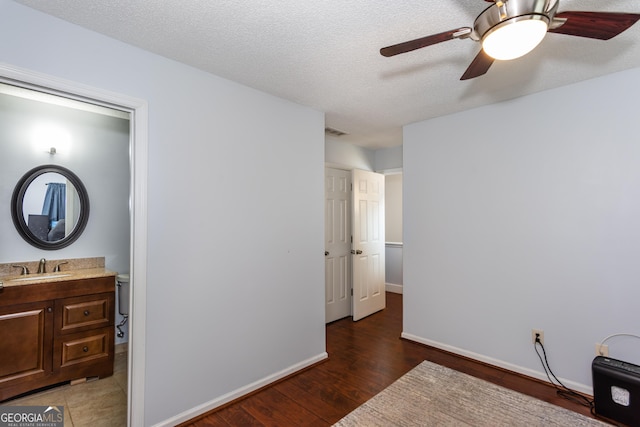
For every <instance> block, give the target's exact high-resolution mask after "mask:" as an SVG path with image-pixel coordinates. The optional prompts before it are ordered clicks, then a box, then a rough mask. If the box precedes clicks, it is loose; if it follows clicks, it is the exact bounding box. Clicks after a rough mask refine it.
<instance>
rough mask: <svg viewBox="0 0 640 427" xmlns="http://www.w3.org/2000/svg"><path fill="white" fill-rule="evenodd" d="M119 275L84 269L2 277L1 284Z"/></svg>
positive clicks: (105, 270)
mask: <svg viewBox="0 0 640 427" xmlns="http://www.w3.org/2000/svg"><path fill="white" fill-rule="evenodd" d="M117 274H118V273H116V272H114V271H110V270H107V269H106V268H82V269H78V270H62V271H59V272H55V273H53V272H50V273H40V274H25V275H17V276H5V277H0V282H2V283H3V286H4V287H5V288H7V287H13V286H25V285H34V284H38V283H52V282H66V281H70V280H81V279H93V278H97V277H110V276H113V277H114V278H115V276H116V275H117Z"/></svg>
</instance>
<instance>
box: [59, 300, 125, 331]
mask: <svg viewBox="0 0 640 427" xmlns="http://www.w3.org/2000/svg"><path fill="white" fill-rule="evenodd" d="M56 302H58V301H56ZM113 304H114V296H113V293H111V292H110V293H105V294H97V295H88V296H85V297H76V298H65V299H63V300H60V301H59V307H57V308H58V309H59V311H60V321H61V323H62V324H61V325H59V326H60V331H61V332H62V333H68V332H77V331H83V330H88V329H94V328H101V327H105V326H109V325H112V324H113Z"/></svg>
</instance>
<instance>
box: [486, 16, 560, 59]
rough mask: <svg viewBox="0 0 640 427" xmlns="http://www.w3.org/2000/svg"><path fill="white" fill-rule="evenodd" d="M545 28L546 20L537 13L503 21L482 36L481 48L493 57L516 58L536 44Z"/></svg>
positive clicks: (544, 33)
mask: <svg viewBox="0 0 640 427" xmlns="http://www.w3.org/2000/svg"><path fill="white" fill-rule="evenodd" d="M547 30H548V21H547V20H546V19H545V17H542V16H538V15H533V16H530V17H526V19H520V20H516V19H512V20H508V21H504V22H502V23H501V24H499V25H496V26H495V27H494V28H492V29H491V30H490V31H488V32H487V33H486V34H485V35H484V36H483V37H482V49H484V51H485V53H486V54H487V55H489V56H491V57H492V58H494V59H498V60H510V59H516V58H519V57H521V56H523V55H526V54H527V53H529V52H531V51H532V50H533V49H534V48H535V47H536V46H538V45H539V44H540V42H541V41H542V39H544V36H545V35H546V34H547Z"/></svg>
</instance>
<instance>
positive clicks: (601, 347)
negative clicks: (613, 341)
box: [596, 342, 609, 356]
mask: <svg viewBox="0 0 640 427" xmlns="http://www.w3.org/2000/svg"><path fill="white" fill-rule="evenodd" d="M608 355H609V346H608V345H606V344H600V343H599V342H597V343H596V356H608Z"/></svg>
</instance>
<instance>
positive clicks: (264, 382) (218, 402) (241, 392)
mask: <svg viewBox="0 0 640 427" xmlns="http://www.w3.org/2000/svg"><path fill="white" fill-rule="evenodd" d="M328 357H329V355H328V354H327V353H326V352H324V353H321V354H319V355H317V356H314V357H311V358H309V359H307V360H303V361H302V362H300V363H296V364H295V365H293V366H290V367H288V368H286V369H283V370H282V371H280V372H276V373H275V374H272V375H269V376H267V377H264V378H262V379H261V380H258V381H256V382H254V383H251V384H248V385H246V386H244V387H240V388H239V389H237V390H234V391H232V392H230V393H227V394H225V395H222V396H220V397H218V398H216V399H213V400H211V401H209V402H206V403H203V404H202V405H199V406H196V407H194V408H191V409H189V410H188V411H185V412H182V413H181V414H178V415H176V416H175V417H172V418H169V419H167V420H164V421H162V422H159V423H158V424H156V425H155V426H154V427H161V426H162V427H164V426H166V427H173V426H175V425H178V424H180V423H183V422H185V421H189V420H190V419H192V418H195V417H197V416H198V415H202V414H204V413H206V412H209V411H212V410H214V409H216V408H219V407H220V406H222V405H225V404H227V403H229V402H232V401H234V400H236V399H238V398H240V397H242V396H245V395H247V394H249V393H251V392H254V391H256V390H258V389H260V388H262V387H265V386H268V385H269V384H272V383H274V382H276V381H278V380H280V379H282V378H284V377H286V376H288V375H291V374H295V373H296V372H298V371H301V370H302V369H304V368H307V367H309V366H311V365H313V364H314V363H318V362H320V361H322V360H324V359H327V358H328Z"/></svg>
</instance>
